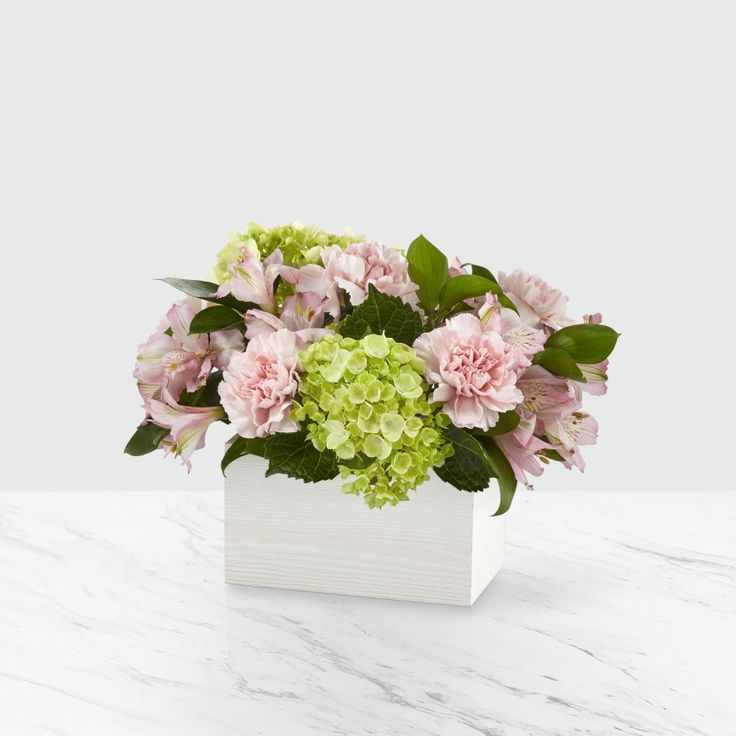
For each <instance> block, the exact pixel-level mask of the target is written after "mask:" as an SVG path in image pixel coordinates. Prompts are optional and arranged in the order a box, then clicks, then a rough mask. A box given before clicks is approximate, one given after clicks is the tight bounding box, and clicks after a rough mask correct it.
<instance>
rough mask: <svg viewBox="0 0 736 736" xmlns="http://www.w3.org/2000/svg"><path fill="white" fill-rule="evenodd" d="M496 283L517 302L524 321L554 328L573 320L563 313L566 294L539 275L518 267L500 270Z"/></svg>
mask: <svg viewBox="0 0 736 736" xmlns="http://www.w3.org/2000/svg"><path fill="white" fill-rule="evenodd" d="M498 283H499V285H500V286H501V288H502V289H503V290H504V292H505V293H506V295H507V296H508V297H509V298H510V299H511V301H512V302H513V303H514V304H515V305H516V308H517V309H518V310H519V314H520V315H521V319H522V322H523V323H524V324H525V325H529V326H530V327H539V326H540V324H542V325H545V326H547V327H552V328H557V327H562V326H565V325H569V324H572V321H571V320H570V319H569V318H568V317H567V316H566V315H565V310H566V308H567V297H566V296H565V295H564V294H563V293H562V292H561V291H559V290H558V289H553V288H552V287H551V286H549V284H547V282H546V281H543V280H542V279H541V278H540V277H539V276H531V275H529V274H528V273H527V272H526V271H524V270H522V269H520V268H517V269H516V270H515V271H512V272H511V273H510V274H505V273H503V272H500V273H499V274H498Z"/></svg>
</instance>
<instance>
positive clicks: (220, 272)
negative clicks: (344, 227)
mask: <svg viewBox="0 0 736 736" xmlns="http://www.w3.org/2000/svg"><path fill="white" fill-rule="evenodd" d="M362 239H363V238H362V237H361V236H359V235H356V234H355V233H352V232H346V234H345V235H333V234H332V233H326V232H324V230H320V229H319V228H318V227H314V226H312V225H303V224H302V223H301V222H292V223H291V225H281V226H280V227H270V228H269V227H263V226H262V225H258V224H256V223H254V222H251V223H250V224H249V225H248V228H247V229H246V231H245V232H244V233H233V234H232V235H231V237H230V240H228V242H227V244H226V245H225V247H224V248H223V249H222V250H221V251H220V252H219V253H218V254H217V263H216V264H215V266H214V267H213V268H212V271H211V272H210V278H211V280H212V281H214V282H215V283H216V284H223V283H225V281H227V280H228V278H229V275H228V272H227V267H228V266H229V265H230V264H231V263H233V262H234V261H236V260H238V256H239V254H240V249H241V248H242V247H243V246H246V247H248V248H250V249H251V250H252V251H253V252H254V253H258V254H259V255H260V257H261V259H262V260H263V259H264V258H268V256H270V255H271V253H273V252H274V251H275V250H276V249H277V248H279V249H280V250H281V253H282V254H283V256H284V263H285V264H286V265H287V266H302V265H304V264H305V263H316V262H317V261H318V260H319V254H320V252H321V251H322V248H325V247H327V246H329V245H339V246H340V247H341V248H345V247H346V246H347V245H350V243H359V242H360V241H361V240H362Z"/></svg>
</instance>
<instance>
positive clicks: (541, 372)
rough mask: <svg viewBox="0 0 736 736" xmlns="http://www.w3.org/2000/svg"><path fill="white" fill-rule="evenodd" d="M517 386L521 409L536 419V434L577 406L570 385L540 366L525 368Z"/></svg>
mask: <svg viewBox="0 0 736 736" xmlns="http://www.w3.org/2000/svg"><path fill="white" fill-rule="evenodd" d="M517 386H518V387H519V388H520V389H521V392H522V394H523V396H524V400H523V402H522V409H523V410H524V411H525V412H527V413H529V414H534V415H536V417H537V419H538V423H537V427H536V431H537V432H538V433H539V432H540V430H541V431H542V432H543V431H544V427H545V426H546V422H547V421H548V420H550V421H554V420H555V419H556V418H557V417H558V416H559V415H560V414H561V413H562V412H563V411H566V410H567V409H569V408H572V407H577V406H578V404H579V402H578V401H577V399H576V398H575V392H574V391H573V390H572V388H571V385H570V383H568V381H567V380H566V379H564V378H560V377H559V376H555V375H553V374H552V373H550V372H549V371H548V370H547V369H546V368H542V366H541V365H533V366H531V367H530V368H527V370H526V371H524V372H523V373H522V374H521V375H520V376H519V380H518V381H517Z"/></svg>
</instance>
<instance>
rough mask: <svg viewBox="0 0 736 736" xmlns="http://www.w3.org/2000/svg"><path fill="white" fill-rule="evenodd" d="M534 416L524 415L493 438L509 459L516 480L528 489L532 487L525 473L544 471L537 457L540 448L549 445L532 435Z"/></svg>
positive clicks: (532, 473) (536, 474) (538, 474)
mask: <svg viewBox="0 0 736 736" xmlns="http://www.w3.org/2000/svg"><path fill="white" fill-rule="evenodd" d="M535 425H536V417H535V416H534V415H533V414H531V415H529V416H524V415H523V414H522V417H521V421H520V422H519V424H518V426H517V427H516V428H515V429H514V430H513V431H512V432H508V433H506V434H502V435H499V436H498V437H496V438H495V440H496V444H497V445H498V446H499V447H500V448H501V450H502V451H503V454H504V455H506V459H507V460H508V461H509V463H510V465H511V467H512V469H513V471H514V475H515V476H516V480H518V481H519V483H523V484H524V485H525V486H526V487H527V488H528V489H529V490H532V489H533V486H532V484H531V483H530V482H529V479H528V478H527V476H526V474H527V473H529V474H530V475H534V476H536V477H539V476H540V475H542V473H543V472H544V467H543V465H542V463H541V461H540V459H539V453H540V451H541V450H544V449H545V448H548V447H550V445H549V443H547V442H544V441H542V440H541V439H539V437H536V436H535V435H534V427H535Z"/></svg>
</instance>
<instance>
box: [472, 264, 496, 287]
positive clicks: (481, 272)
mask: <svg viewBox="0 0 736 736" xmlns="http://www.w3.org/2000/svg"><path fill="white" fill-rule="evenodd" d="M466 265H468V266H470V270H471V271H472V272H473V275H474V276H482V277H483V278H484V279H488V280H489V281H493V283H494V284H497V283H498V279H497V278H496V277H495V276H494V275H493V274H492V273H491V272H490V271H489V270H488V269H487V268H486V267H485V266H479V265H478V264H477V263H468V264H466Z"/></svg>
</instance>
